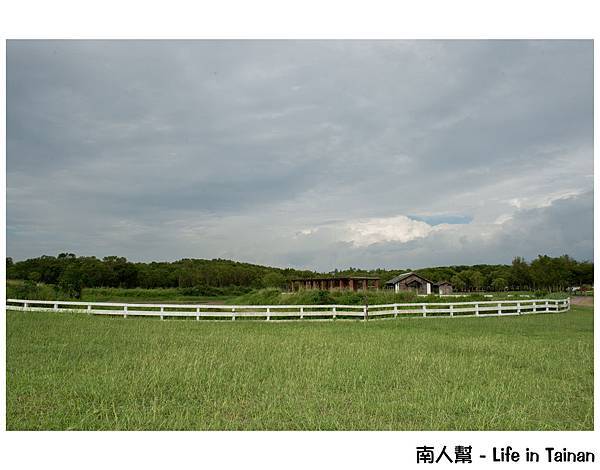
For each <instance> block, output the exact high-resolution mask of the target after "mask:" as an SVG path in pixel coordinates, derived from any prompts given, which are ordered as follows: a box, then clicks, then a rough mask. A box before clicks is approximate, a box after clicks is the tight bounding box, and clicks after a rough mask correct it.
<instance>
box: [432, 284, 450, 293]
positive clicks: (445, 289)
mask: <svg viewBox="0 0 600 470" xmlns="http://www.w3.org/2000/svg"><path fill="white" fill-rule="evenodd" d="M433 292H434V293H435V294H440V295H447V294H452V284H450V283H449V282H448V281H441V282H436V283H435V284H434V285H433Z"/></svg>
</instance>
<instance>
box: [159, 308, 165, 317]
mask: <svg viewBox="0 0 600 470" xmlns="http://www.w3.org/2000/svg"><path fill="white" fill-rule="evenodd" d="M164 312H165V308H164V307H161V308H160V319H161V320H164V319H165V317H164V315H163V313H164Z"/></svg>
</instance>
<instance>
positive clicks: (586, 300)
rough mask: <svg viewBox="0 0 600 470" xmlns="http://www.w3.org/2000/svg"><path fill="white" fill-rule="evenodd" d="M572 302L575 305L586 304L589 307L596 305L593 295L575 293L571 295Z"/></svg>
mask: <svg viewBox="0 0 600 470" xmlns="http://www.w3.org/2000/svg"><path fill="white" fill-rule="evenodd" d="M571 304H573V305H586V306H588V307H593V306H594V297H593V296H591V295H590V296H584V295H574V296H572V297H571Z"/></svg>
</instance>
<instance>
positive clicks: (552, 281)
mask: <svg viewBox="0 0 600 470" xmlns="http://www.w3.org/2000/svg"><path fill="white" fill-rule="evenodd" d="M408 271H410V270H408V269H404V270H385V269H374V270H361V269H356V268H349V269H346V270H341V271H340V270H337V269H336V270H334V271H331V272H329V273H317V272H314V271H308V270H304V271H302V270H297V269H291V268H288V269H282V268H275V267H268V266H261V265H256V264H250V263H240V262H236V261H230V260H224V259H212V260H206V259H182V260H179V261H174V262H149V263H142V262H131V261H128V260H127V259H126V258H124V257H119V256H107V257H104V258H102V259H100V258H96V257H94V256H81V257H78V256H76V255H75V254H73V253H61V254H59V255H58V256H41V257H38V258H31V259H27V260H24V261H18V262H13V260H12V259H11V258H7V259H6V275H7V278H8V279H22V280H27V281H31V282H36V283H38V282H42V283H45V284H52V285H55V286H57V287H59V288H60V289H61V290H63V291H64V292H65V293H67V294H68V295H70V296H72V297H78V294H80V293H81V289H82V288H84V287H121V288H135V287H139V288H157V287H163V288H171V287H177V288H181V289H188V290H190V291H191V292H192V291H193V294H194V295H199V294H200V295H210V294H211V292H213V293H214V292H216V290H219V289H231V288H238V289H241V291H242V292H243V291H248V290H251V289H258V288H262V287H281V288H284V287H285V286H286V284H287V282H288V281H289V280H290V279H292V278H301V277H319V276H328V275H329V276H331V275H334V276H343V275H347V276H352V275H355V276H356V275H368V276H378V277H380V278H381V281H382V285H383V284H384V283H385V282H386V281H388V280H389V279H391V278H392V277H394V276H396V275H398V274H402V273H404V272H408ZM415 272H417V273H419V274H420V275H422V276H423V277H425V278H427V279H429V280H431V281H434V282H439V281H449V282H451V283H452V284H453V286H454V289H455V290H456V291H469V292H472V291H481V290H493V291H501V290H506V289H511V290H551V291H558V290H565V289H566V288H567V287H571V286H582V285H592V284H593V279H594V265H593V263H592V262H591V261H581V262H579V261H576V260H575V259H573V258H571V257H569V256H568V255H563V256H560V257H556V258H552V257H549V256H545V255H540V256H538V257H537V258H536V259H534V260H532V261H531V262H527V261H526V260H525V259H523V258H521V257H516V258H514V260H513V262H512V264H511V265H488V264H479V265H474V266H440V267H433V268H425V269H417V270H415Z"/></svg>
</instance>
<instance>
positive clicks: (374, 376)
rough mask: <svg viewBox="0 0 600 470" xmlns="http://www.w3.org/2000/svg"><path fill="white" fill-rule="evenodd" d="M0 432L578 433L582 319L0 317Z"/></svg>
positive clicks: (579, 309) (583, 310)
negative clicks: (2, 407)
mask: <svg viewBox="0 0 600 470" xmlns="http://www.w3.org/2000/svg"><path fill="white" fill-rule="evenodd" d="M6 420H7V428H8V429H10V430H14V429H129V430H140V429H157V430H159V429H160V430H162V429H180V430H183V429H188V430H192V429H197V430H200V429H203V430H206V429H231V430H233V429H240V430H250V429H269V430H278V429H306V430H325V429H327V430H362V429H373V430H437V429H454V430H492V429H493V430H546V429H548V430H550V429H553V430H575V429H585V430H590V429H592V428H593V309H592V308H591V307H584V306H574V307H573V309H572V311H570V312H568V313H564V314H546V315H528V316H521V317H505V318H462V319H415V320H380V321H369V322H360V321H356V322H353V321H337V322H331V321H327V322H290V323H283V322H282V323H277V322H271V323H265V322H252V321H236V322H231V321H223V322H196V321H162V322H161V321H160V320H154V319H143V318H132V319H116V318H100V317H90V316H86V315H77V314H53V313H22V312H7V417H6Z"/></svg>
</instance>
